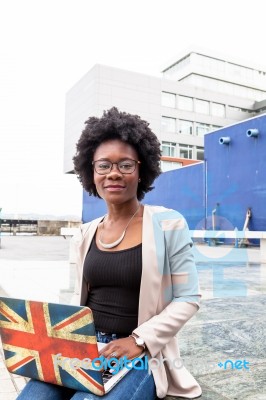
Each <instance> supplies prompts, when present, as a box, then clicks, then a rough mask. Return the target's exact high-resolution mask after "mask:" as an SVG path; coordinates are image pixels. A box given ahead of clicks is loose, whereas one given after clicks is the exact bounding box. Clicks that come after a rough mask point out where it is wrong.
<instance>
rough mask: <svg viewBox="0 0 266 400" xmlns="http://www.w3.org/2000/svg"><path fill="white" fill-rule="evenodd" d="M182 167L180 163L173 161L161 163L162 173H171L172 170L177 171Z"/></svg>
mask: <svg viewBox="0 0 266 400" xmlns="http://www.w3.org/2000/svg"><path fill="white" fill-rule="evenodd" d="M181 167H182V163H180V162H175V161H161V170H162V172H166V171H172V170H173V169H178V168H181Z"/></svg>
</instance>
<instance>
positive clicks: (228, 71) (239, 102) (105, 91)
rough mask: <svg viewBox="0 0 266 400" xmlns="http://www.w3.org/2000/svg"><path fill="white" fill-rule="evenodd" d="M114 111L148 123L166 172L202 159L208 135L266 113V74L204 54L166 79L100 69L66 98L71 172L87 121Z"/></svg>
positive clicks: (194, 54) (186, 56)
mask: <svg viewBox="0 0 266 400" xmlns="http://www.w3.org/2000/svg"><path fill="white" fill-rule="evenodd" d="M112 106H116V107H118V108H119V109H121V110H122V111H127V112H130V113H134V114H138V115H140V117H141V118H143V119H145V120H147V121H149V123H150V126H151V128H152V130H153V131H154V132H155V133H156V134H157V136H158V138H159V140H160V142H161V144H162V170H163V171H167V170H171V169H175V168H179V167H181V166H184V165H187V164H190V163H195V162H197V161H198V160H203V159H204V135H205V134H206V133H209V132H212V131H215V130H217V129H218V128H221V127H224V126H228V125H232V124H234V123H236V122H238V121H242V120H245V119H247V118H250V117H253V116H256V115H258V114H261V113H263V112H264V111H265V110H266V69H264V70H263V69H262V68H260V67H258V66H256V65H252V63H250V64H249V65H247V63H246V64H245V65H244V64H243V63H240V62H238V61H237V60H227V59H225V58H224V57H221V56H219V55H216V54H214V53H212V54H211V53H210V52H208V54H207V53H206V52H203V51H201V50H189V51H186V52H183V54H180V56H179V57H178V60H177V61H175V62H173V63H171V65H170V66H168V67H167V68H165V69H164V70H163V72H162V77H154V76H149V75H144V74H140V73H135V72H130V71H125V70H121V69H117V68H113V67H108V66H104V65H95V66H94V67H93V68H92V69H91V70H90V71H89V72H88V73H87V74H86V75H85V76H84V77H83V78H81V79H80V80H79V82H77V83H76V84H75V85H74V87H73V88H72V89H70V90H69V92H68V93H67V95H66V120H65V157H64V171H65V172H66V173H71V172H72V171H73V163H72V157H73V154H74V152H75V144H76V142H77V140H78V138H79V136H80V134H81V131H82V129H83V126H84V122H85V120H86V119H87V118H88V117H89V116H92V115H96V116H100V115H102V112H103V110H105V109H108V108H110V107H112Z"/></svg>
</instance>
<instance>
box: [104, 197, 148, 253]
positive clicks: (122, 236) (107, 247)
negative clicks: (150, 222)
mask: <svg viewBox="0 0 266 400" xmlns="http://www.w3.org/2000/svg"><path fill="white" fill-rule="evenodd" d="M139 208H140V204H139V205H138V208H137V209H136V211H135V212H134V214H133V215H132V217H131V218H130V220H129V221H128V223H127V225H126V227H125V229H124V231H123V232H122V235H121V236H120V237H119V238H118V239H117V240H116V241H115V242H112V243H103V242H102V240H101V239H102V233H103V230H104V220H105V218H106V217H107V215H106V216H105V217H104V220H103V226H102V231H101V234H100V237H99V239H98V240H99V243H100V245H101V246H102V247H103V248H104V249H112V248H113V247H116V246H118V245H119V244H120V243H121V242H122V240H123V239H124V237H125V234H126V231H127V228H128V225H129V224H130V222H131V221H132V219H133V218H134V217H135V215H136V214H137V212H138V211H139Z"/></svg>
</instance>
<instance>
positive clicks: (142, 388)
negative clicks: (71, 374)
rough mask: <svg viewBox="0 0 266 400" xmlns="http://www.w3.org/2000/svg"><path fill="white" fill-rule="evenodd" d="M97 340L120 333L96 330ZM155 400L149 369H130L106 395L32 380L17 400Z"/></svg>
mask: <svg viewBox="0 0 266 400" xmlns="http://www.w3.org/2000/svg"><path fill="white" fill-rule="evenodd" d="M96 334H97V341H98V342H102V343H109V342H110V341H111V340H115V339H119V338H120V337H123V336H120V335H116V334H104V333H101V332H96ZM33 399H34V400H70V399H71V400H94V399H106V400H119V399H123V400H154V399H156V389H155V383H154V380H153V376H152V374H150V375H149V373H148V371H147V370H135V369H132V370H130V371H129V372H128V373H127V375H126V376H125V377H124V378H123V379H122V380H121V381H120V382H119V383H118V384H117V385H116V386H115V387H114V388H113V389H112V390H111V391H110V392H109V393H107V394H106V395H104V396H96V395H95V394H91V393H86V392H80V391H78V392H77V391H75V390H73V389H68V388H65V387H62V386H58V385H52V384H50V383H45V382H41V381H35V380H31V381H29V382H28V383H27V385H26V386H25V388H24V389H23V391H22V392H21V393H20V395H19V396H18V397H17V400H33Z"/></svg>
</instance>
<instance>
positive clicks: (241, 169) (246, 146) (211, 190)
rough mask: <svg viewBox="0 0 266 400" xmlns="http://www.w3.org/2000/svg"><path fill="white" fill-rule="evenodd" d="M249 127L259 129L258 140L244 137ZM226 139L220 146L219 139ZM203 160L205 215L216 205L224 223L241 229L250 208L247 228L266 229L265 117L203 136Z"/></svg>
mask: <svg viewBox="0 0 266 400" xmlns="http://www.w3.org/2000/svg"><path fill="white" fill-rule="evenodd" d="M251 128H256V129H258V130H259V135H258V137H257V138H254V137H247V135H246V131H247V130H248V129H251ZM227 136H229V137H230V138H231V141H230V143H229V144H228V145H226V144H225V145H221V144H219V138H220V137H227ZM205 160H206V169H207V193H208V197H207V214H208V215H209V214H210V213H211V210H212V208H213V207H214V206H215V205H216V204H217V203H219V207H218V209H219V215H221V216H223V217H225V218H226V219H227V224H228V225H229V226H230V225H232V226H233V227H237V228H238V229H243V226H244V222H245V216H246V212H247V209H248V207H251V212H252V218H251V220H250V224H249V229H250V230H266V116H265V115H263V116H261V117H257V118H253V119H250V120H247V121H244V122H241V123H239V124H236V125H233V126H229V127H227V128H223V129H220V130H218V131H216V132H213V133H210V134H208V135H206V137H205ZM221 228H223V226H221ZM229 229H230V227H229Z"/></svg>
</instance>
